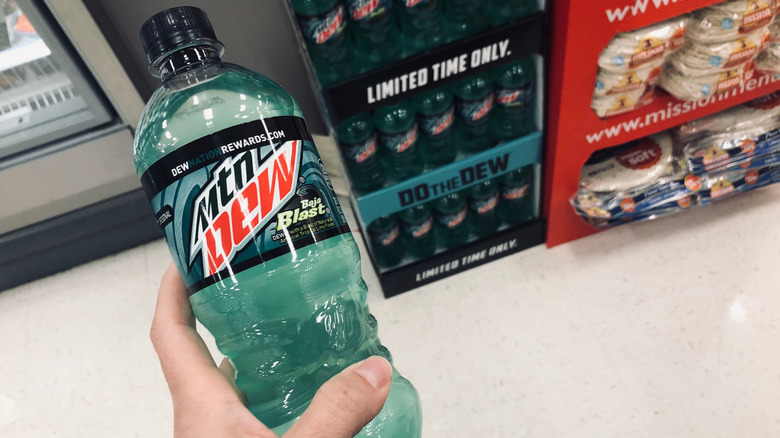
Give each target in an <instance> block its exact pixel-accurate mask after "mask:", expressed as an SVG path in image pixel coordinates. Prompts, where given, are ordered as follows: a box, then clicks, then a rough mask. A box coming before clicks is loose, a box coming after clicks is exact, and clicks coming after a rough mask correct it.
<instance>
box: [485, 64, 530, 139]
mask: <svg viewBox="0 0 780 438" xmlns="http://www.w3.org/2000/svg"><path fill="white" fill-rule="evenodd" d="M535 71H536V70H535V67H534V63H533V59H531V58H523V59H520V60H517V61H513V62H510V63H508V64H505V65H502V66H501V67H499V68H497V69H495V70H493V72H492V75H493V82H494V84H495V91H494V93H495V104H494V108H493V114H492V116H491V120H490V122H491V124H492V131H493V136H494V137H495V138H496V139H498V141H499V142H504V141H509V140H512V139H515V138H518V137H522V136H524V135H526V134H529V133H531V132H532V131H533V130H534V129H535V128H534V121H533V114H534V111H533V110H534V108H533V105H534V100H535V99H534V96H535V94H536V93H535V89H534V85H535V81H534V76H535Z"/></svg>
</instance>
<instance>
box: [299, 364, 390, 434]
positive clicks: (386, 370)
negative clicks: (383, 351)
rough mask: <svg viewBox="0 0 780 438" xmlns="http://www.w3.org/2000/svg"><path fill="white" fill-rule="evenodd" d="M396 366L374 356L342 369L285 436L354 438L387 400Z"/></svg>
mask: <svg viewBox="0 0 780 438" xmlns="http://www.w3.org/2000/svg"><path fill="white" fill-rule="evenodd" d="M392 377H393V368H392V367H391V366H390V363H389V362H388V361H387V360H385V359H384V358H382V357H379V356H373V357H370V358H368V359H366V360H364V361H362V362H358V363H356V364H354V365H352V366H350V367H348V368H347V369H345V370H344V371H342V372H340V373H339V374H337V375H336V376H334V377H333V378H331V379H330V380H328V381H327V382H325V384H324V385H322V386H321V387H320V389H319V390H318V391H317V393H316V394H315V395H314V399H313V400H312V402H311V405H309V407H308V409H306V412H304V413H303V415H301V418H300V419H299V420H298V421H297V422H296V423H295V424H294V425H293V426H292V427H291V428H290V430H289V431H288V432H287V433H286V434H285V435H284V436H285V438H309V437H315V436H328V437H329V438H352V437H354V436H355V435H356V434H357V433H358V432H360V429H362V428H363V426H365V425H366V424H368V422H370V421H371V420H372V419H373V418H374V417H375V416H376V415H377V414H378V413H379V411H380V410H382V406H384V404H385V399H387V394H388V393H389V392H390V382H391V381H392Z"/></svg>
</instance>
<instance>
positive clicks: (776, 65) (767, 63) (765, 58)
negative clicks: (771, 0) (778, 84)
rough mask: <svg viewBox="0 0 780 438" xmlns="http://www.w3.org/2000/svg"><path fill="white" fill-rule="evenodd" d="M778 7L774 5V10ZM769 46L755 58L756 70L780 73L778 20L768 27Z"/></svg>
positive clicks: (779, 26)
mask: <svg viewBox="0 0 780 438" xmlns="http://www.w3.org/2000/svg"><path fill="white" fill-rule="evenodd" d="M778 7H780V5H778V4H775V9H776V11H775V12H777V8H778ZM769 33H770V37H769V45H768V46H767V47H766V48H765V49H764V51H763V52H761V53H760V54H759V55H758V57H757V58H756V69H757V70H760V71H763V72H768V73H780V18H779V19H775V20H774V21H773V22H772V24H770V25H769Z"/></svg>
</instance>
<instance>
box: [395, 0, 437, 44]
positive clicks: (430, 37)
mask: <svg viewBox="0 0 780 438" xmlns="http://www.w3.org/2000/svg"><path fill="white" fill-rule="evenodd" d="M441 2H442V0H395V3H396V7H397V9H398V16H399V17H400V19H401V34H402V36H403V40H404V45H405V47H406V50H407V54H408V55H413V54H416V53H420V52H424V51H426V50H430V49H433V48H434V47H438V46H440V45H442V44H444V42H445V41H446V39H445V37H446V35H445V33H444V15H443V13H442V9H441Z"/></svg>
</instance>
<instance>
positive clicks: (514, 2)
mask: <svg viewBox="0 0 780 438" xmlns="http://www.w3.org/2000/svg"><path fill="white" fill-rule="evenodd" d="M536 2H537V0H490V21H491V24H492V25H493V26H501V25H503V24H507V23H510V22H512V21H515V20H517V19H518V18H522V17H525V16H528V15H531V14H533V13H534V12H536V11H537V10H538V6H537V3H536Z"/></svg>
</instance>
